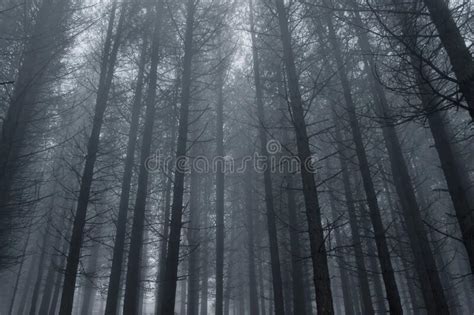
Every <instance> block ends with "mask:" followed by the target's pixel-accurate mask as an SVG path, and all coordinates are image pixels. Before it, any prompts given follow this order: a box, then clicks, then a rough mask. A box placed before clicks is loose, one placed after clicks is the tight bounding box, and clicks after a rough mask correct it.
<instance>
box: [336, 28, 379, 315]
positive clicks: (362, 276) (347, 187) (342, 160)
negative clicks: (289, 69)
mask: <svg viewBox="0 0 474 315" xmlns="http://www.w3.org/2000/svg"><path fill="white" fill-rule="evenodd" d="M331 26H332V25H331ZM331 26H330V27H331ZM332 35H335V34H333V32H331V31H329V36H332ZM337 53H338V51H337V50H336V54H337ZM339 66H340V65H339V64H338V67H339ZM339 71H340V72H342V71H343V69H341V68H339ZM343 75H344V74H341V76H343ZM345 79H346V80H347V76H346V77H345ZM341 81H342V80H341ZM345 83H346V84H349V82H348V81H347V82H345ZM343 86H345V84H343ZM345 88H350V87H348V86H345ZM344 94H345V95H347V93H346V92H345V93H344ZM349 95H350V92H349ZM350 98H351V100H349V102H348V100H347V99H346V102H348V107H349V106H354V105H350V104H351V103H352V96H350ZM334 122H335V123H336V119H335V118H334ZM339 127H340V126H338V125H337V123H336V128H335V133H336V142H337V149H338V156H339V164H340V166H341V171H342V183H343V186H344V197H345V202H346V207H347V212H348V214H349V226H350V229H351V235H352V240H353V242H354V244H353V245H354V254H355V260H356V266H357V271H356V274H357V279H358V282H359V285H360V290H359V292H360V294H361V298H362V313H363V314H375V312H374V308H373V305H372V299H371V294H370V285H369V278H368V275H367V268H366V266H365V261H364V253H363V250H362V240H361V237H360V227H359V223H358V222H357V215H356V207H355V204H354V199H353V197H352V187H351V182H350V177H349V170H348V168H347V163H346V159H347V157H346V156H347V155H346V154H345V150H344V146H343V143H342V141H343V140H342V135H341V132H340V129H339Z"/></svg>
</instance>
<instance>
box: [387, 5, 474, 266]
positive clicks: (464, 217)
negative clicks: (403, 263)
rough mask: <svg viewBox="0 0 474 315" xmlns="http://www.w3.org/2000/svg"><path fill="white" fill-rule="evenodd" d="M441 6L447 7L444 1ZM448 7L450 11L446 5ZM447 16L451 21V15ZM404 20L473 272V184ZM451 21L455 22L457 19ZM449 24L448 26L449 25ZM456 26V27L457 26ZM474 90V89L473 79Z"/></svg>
mask: <svg viewBox="0 0 474 315" xmlns="http://www.w3.org/2000/svg"><path fill="white" fill-rule="evenodd" d="M392 1H393V3H394V4H395V5H396V6H403V4H402V3H401V2H400V1H399V0H392ZM433 2H434V3H436V2H438V1H437V0H435V1H433ZM442 5H443V6H446V5H445V4H442ZM445 9H446V10H448V8H447V6H446V8H445ZM448 14H449V12H448ZM446 18H449V19H451V20H452V18H451V16H448V17H446ZM401 22H402V26H403V35H404V37H405V38H407V42H406V45H407V46H409V47H410V51H409V57H410V63H411V66H412V68H413V72H414V73H415V78H416V83H417V88H418V92H419V98H420V100H421V103H422V106H423V109H424V110H425V111H426V115H427V118H428V124H429V127H430V130H431V134H432V135H433V139H434V142H435V148H436V151H437V153H438V157H439V160H440V161H441V169H442V170H443V174H444V177H445V180H446V183H447V185H448V190H449V195H450V196H451V200H452V202H453V205H454V210H455V212H456V217H457V220H458V222H459V227H460V229H461V233H462V237H463V243H464V246H465V248H466V251H467V253H468V256H469V262H470V265H471V272H474V199H473V198H472V197H471V198H470V197H469V196H470V195H471V194H472V191H470V189H471V187H472V184H471V183H470V180H469V175H468V174H469V173H468V172H467V171H466V170H465V168H464V167H463V164H464V163H463V161H462V160H461V159H460V158H459V157H458V156H457V154H456V150H455V147H454V144H452V143H451V138H452V135H451V130H450V128H449V123H448V122H447V120H446V118H445V117H444V114H443V113H442V112H440V111H439V110H437V107H438V106H439V105H440V104H441V103H442V100H441V99H440V97H438V96H437V95H436V94H435V93H434V92H433V90H432V88H431V86H430V78H431V77H432V76H431V74H430V72H429V69H428V67H427V65H426V64H425V62H424V60H423V59H422V58H420V55H421V53H420V52H418V48H417V47H418V44H417V40H416V36H414V35H413V34H416V25H413V24H412V23H410V21H408V20H407V19H404V20H402V21H401ZM451 22H452V23H454V21H451ZM451 22H449V23H451ZM449 23H448V24H449ZM446 27H448V25H447V26H446ZM454 27H456V26H455V25H454ZM417 52H418V53H417ZM473 67H474V66H473ZM465 69H467V67H466V66H463V70H465ZM473 80H474V68H473ZM471 90H474V81H473V85H472V88H471ZM471 92H472V91H471ZM472 93H474V92H472ZM473 95H474V94H473ZM473 104H474V102H473ZM471 115H472V112H471ZM471 196H472V195H471Z"/></svg>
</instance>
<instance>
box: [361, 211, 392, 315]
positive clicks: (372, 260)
mask: <svg viewBox="0 0 474 315" xmlns="http://www.w3.org/2000/svg"><path fill="white" fill-rule="evenodd" d="M360 209H361V210H360V211H359V212H360V214H361V216H362V219H361V220H362V223H363V227H364V230H365V233H366V234H365V238H366V244H367V256H368V259H369V266H370V270H371V273H372V285H373V288H374V292H375V298H376V305H377V310H376V313H381V314H386V313H387V308H386V306H385V296H384V294H383V292H384V287H383V283H382V281H381V279H380V276H379V272H380V270H379V268H380V267H379V264H378V263H377V252H376V249H375V248H374V244H373V242H372V239H373V238H374V236H373V235H372V231H371V226H370V221H369V220H367V217H366V209H365V207H364V206H363V205H362V204H360Z"/></svg>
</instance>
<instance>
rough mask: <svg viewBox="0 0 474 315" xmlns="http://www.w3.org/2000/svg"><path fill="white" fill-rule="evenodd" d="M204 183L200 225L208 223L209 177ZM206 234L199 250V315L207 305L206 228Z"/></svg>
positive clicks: (202, 314)
mask: <svg viewBox="0 0 474 315" xmlns="http://www.w3.org/2000/svg"><path fill="white" fill-rule="evenodd" d="M205 181H206V182H205V185H204V189H203V196H202V199H203V200H204V213H203V215H202V216H201V218H202V226H203V227H207V226H208V225H209V219H208V211H209V208H210V201H209V198H207V196H209V194H210V192H209V186H210V185H209V181H210V180H209V179H208V178H206V179H205ZM204 231H205V233H206V235H205V236H203V240H202V250H201V265H202V272H201V307H200V312H199V314H200V315H207V311H208V307H207V302H208V301H207V300H208V290H209V281H208V280H209V279H208V278H209V257H208V255H209V253H210V252H209V240H208V234H207V230H204Z"/></svg>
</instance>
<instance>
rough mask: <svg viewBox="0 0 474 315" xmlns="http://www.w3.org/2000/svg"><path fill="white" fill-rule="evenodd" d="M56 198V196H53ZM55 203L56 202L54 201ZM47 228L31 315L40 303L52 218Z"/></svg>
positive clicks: (48, 221) (34, 313)
mask: <svg viewBox="0 0 474 315" xmlns="http://www.w3.org/2000/svg"><path fill="white" fill-rule="evenodd" d="M53 200H54V198H53ZM53 204H54V202H53ZM45 224H46V228H45V230H44V235H43V243H42V244H41V254H40V256H39V260H38V272H37V274H36V281H35V285H34V287H33V295H32V297H31V304H30V312H29V314H30V315H36V306H37V305H38V297H39V295H40V290H41V285H42V283H43V273H44V269H45V266H44V265H45V256H46V252H47V250H46V247H48V245H49V244H48V242H49V236H50V235H49V225H50V224H52V220H51V219H48V220H47V221H46V223H45Z"/></svg>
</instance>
